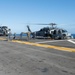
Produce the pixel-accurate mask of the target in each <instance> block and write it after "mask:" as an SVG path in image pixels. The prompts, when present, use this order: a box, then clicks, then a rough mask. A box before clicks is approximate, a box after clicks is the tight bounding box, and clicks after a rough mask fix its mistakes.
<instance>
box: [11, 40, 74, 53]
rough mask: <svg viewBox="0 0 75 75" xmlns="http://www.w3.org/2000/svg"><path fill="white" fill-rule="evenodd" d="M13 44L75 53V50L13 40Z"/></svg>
mask: <svg viewBox="0 0 75 75" xmlns="http://www.w3.org/2000/svg"><path fill="white" fill-rule="evenodd" d="M12 42H17V43H21V44H27V45H33V46H38V47H44V48H52V49H57V50H62V51H68V52H75V49H74V48H67V47H59V46H52V45H46V44H37V43H31V42H24V41H18V40H12Z"/></svg>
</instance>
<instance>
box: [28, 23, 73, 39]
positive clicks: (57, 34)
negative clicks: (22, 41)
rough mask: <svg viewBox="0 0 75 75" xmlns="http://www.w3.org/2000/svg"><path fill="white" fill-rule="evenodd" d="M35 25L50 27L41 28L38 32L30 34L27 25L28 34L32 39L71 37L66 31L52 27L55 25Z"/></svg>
mask: <svg viewBox="0 0 75 75" xmlns="http://www.w3.org/2000/svg"><path fill="white" fill-rule="evenodd" d="M36 25H51V27H44V28H41V29H40V30H39V31H35V32H31V29H30V27H29V26H28V25H27V28H28V32H30V33H31V35H32V37H33V38H40V37H44V38H51V39H68V38H71V37H72V36H71V34H70V33H68V31H67V30H65V29H60V28H57V27H54V26H55V25H57V24H55V23H50V24H36Z"/></svg>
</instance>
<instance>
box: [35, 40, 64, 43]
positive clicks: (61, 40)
mask: <svg viewBox="0 0 75 75" xmlns="http://www.w3.org/2000/svg"><path fill="white" fill-rule="evenodd" d="M60 41H65V40H53V41H43V42H35V43H48V42H60Z"/></svg>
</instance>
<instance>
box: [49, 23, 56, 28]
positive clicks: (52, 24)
mask: <svg viewBox="0 0 75 75" xmlns="http://www.w3.org/2000/svg"><path fill="white" fill-rule="evenodd" d="M49 25H51V26H52V28H53V26H54V25H57V24H56V23H50V24H49Z"/></svg>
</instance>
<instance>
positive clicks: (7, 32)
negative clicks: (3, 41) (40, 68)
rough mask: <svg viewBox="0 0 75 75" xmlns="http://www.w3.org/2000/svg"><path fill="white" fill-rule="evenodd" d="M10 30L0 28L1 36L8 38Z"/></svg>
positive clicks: (5, 27)
mask: <svg viewBox="0 0 75 75" xmlns="http://www.w3.org/2000/svg"><path fill="white" fill-rule="evenodd" d="M9 31H10V29H9V28H8V27H7V26H0V36H8V34H9Z"/></svg>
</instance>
